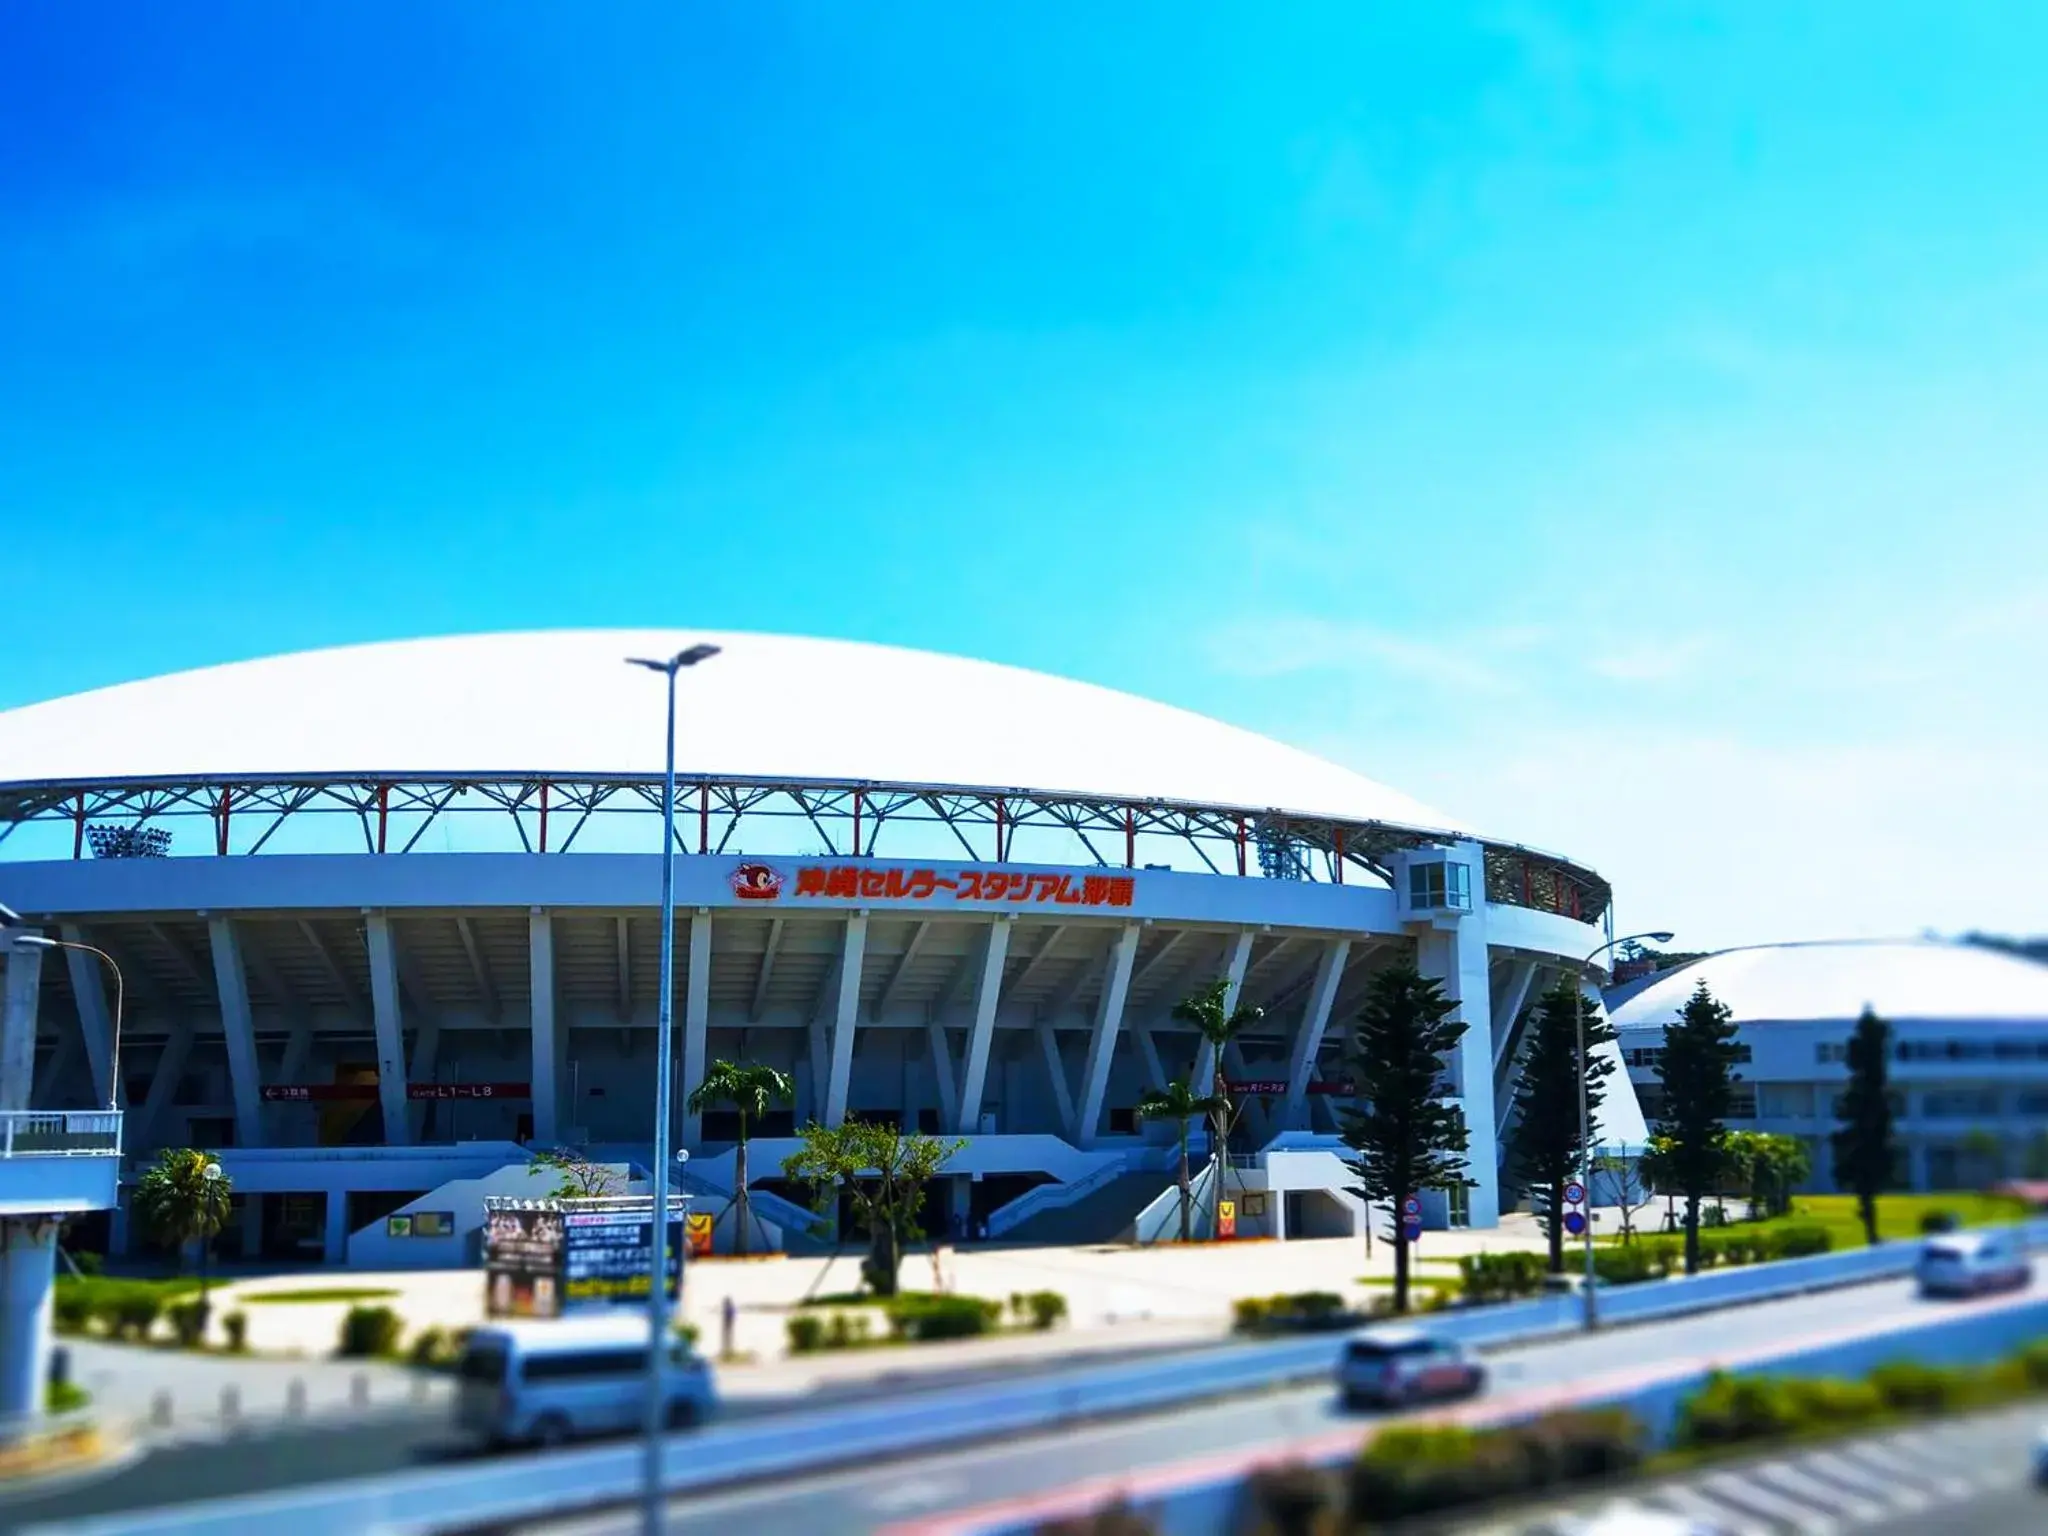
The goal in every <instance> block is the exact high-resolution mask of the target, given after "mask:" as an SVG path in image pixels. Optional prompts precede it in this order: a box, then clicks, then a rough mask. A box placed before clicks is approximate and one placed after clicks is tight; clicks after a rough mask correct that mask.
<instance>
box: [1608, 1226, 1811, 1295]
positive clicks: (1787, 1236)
mask: <svg viewBox="0 0 2048 1536" xmlns="http://www.w3.org/2000/svg"><path fill="white" fill-rule="evenodd" d="M1833 1247H1834V1237H1833V1235H1832V1234H1831V1233H1830V1232H1829V1231H1828V1229H1827V1228H1826V1227H1822V1226H1812V1225H1806V1224H1797V1225H1793V1226H1786V1227H1764V1228H1761V1229H1759V1230H1757V1231H1754V1232H1745V1231H1743V1230H1742V1229H1741V1228H1740V1227H1733V1228H1724V1229H1721V1230H1719V1231H1713V1232H1704V1231H1703V1232H1701V1233H1700V1268H1702V1269H1716V1268H1721V1267H1731V1268H1732V1267H1734V1266H1736V1265H1741V1264H1767V1263H1774V1262H1776V1261H1777V1260H1779V1259H1804V1258H1811V1257H1812V1256H1814V1255H1815V1254H1821V1253H1826V1252H1828V1251H1829V1250H1830V1249H1832V1248H1833ZM1593 1272H1594V1273H1595V1274H1596V1275H1598V1276H1599V1277H1600V1279H1601V1280H1602V1281H1603V1282H1604V1283H1605V1284H1608V1285H1633V1284H1635V1283H1636V1282H1638V1281H1642V1280H1661V1279H1663V1278H1664V1277H1665V1276H1667V1275H1682V1274H1684V1273H1685V1243H1684V1241H1683V1239H1680V1238H1675V1237H1653V1238H1647V1239H1645V1240H1643V1241H1640V1242H1635V1243H1630V1244H1628V1245H1626V1246H1624V1247H1610V1246H1605V1245H1603V1246H1601V1247H1599V1248H1596V1249H1594V1250H1593Z"/></svg>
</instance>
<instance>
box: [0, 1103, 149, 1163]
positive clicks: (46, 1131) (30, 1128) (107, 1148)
mask: <svg viewBox="0 0 2048 1536" xmlns="http://www.w3.org/2000/svg"><path fill="white" fill-rule="evenodd" d="M120 1155H121V1112H120V1111H119V1110H115V1109H87V1110H78V1109H9V1110H0V1157H119V1156H120Z"/></svg>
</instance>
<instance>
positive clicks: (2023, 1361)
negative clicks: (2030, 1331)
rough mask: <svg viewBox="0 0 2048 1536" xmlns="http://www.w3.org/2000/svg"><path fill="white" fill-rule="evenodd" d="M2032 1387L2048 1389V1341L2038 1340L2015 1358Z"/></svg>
mask: <svg viewBox="0 0 2048 1536" xmlns="http://www.w3.org/2000/svg"><path fill="white" fill-rule="evenodd" d="M2015 1359H2016V1361H2017V1363H2018V1365H2019V1368H2020V1374H2021V1375H2022V1376H2023V1377H2024V1378H2025V1380H2026V1383H2027V1385H2028V1386H2030V1387H2048V1339H2036V1340H2035V1341H2034V1342H2033V1343H2031V1344H2029V1345H2028V1346H2027V1347H2026V1348H2025V1349H2023V1350H2021V1351H2020V1352H2019V1354H2018V1355H2017V1356H2016V1357H2015Z"/></svg>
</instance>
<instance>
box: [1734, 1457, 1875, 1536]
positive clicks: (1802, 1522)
mask: <svg viewBox="0 0 2048 1536" xmlns="http://www.w3.org/2000/svg"><path fill="white" fill-rule="evenodd" d="M1700 1486H1701V1487H1702V1488H1703V1489H1704V1490H1705V1491H1707V1492H1708V1493H1711V1494H1712V1495H1713V1496H1714V1497H1715V1498H1717V1499H1726V1500H1728V1501H1730V1502H1732V1503H1734V1504H1736V1505H1738V1506H1740V1507H1741V1508H1744V1509H1747V1510H1748V1511H1749V1512H1750V1513H1751V1514H1755V1515H1762V1516H1763V1517H1764V1518H1765V1519H1767V1520H1778V1521H1782V1522H1784V1523H1785V1524H1787V1525H1789V1526H1791V1527H1792V1529H1793V1530H1795V1531H1798V1532H1800V1533H1801V1536H1833V1533H1834V1532H1835V1531H1838V1530H1840V1529H1841V1527H1840V1525H1839V1524H1838V1523H1837V1522H1836V1521H1834V1520H1833V1519H1831V1518H1829V1517H1828V1516H1826V1515H1823V1514H1818V1513H1816V1512H1815V1511H1814V1510H1812V1509H1809V1508H1808V1507H1807V1506H1806V1505H1804V1504H1802V1503H1800V1502H1799V1501H1798V1500H1797V1499H1792V1498H1787V1497H1786V1496H1785V1495H1783V1494H1781V1493H1774V1492H1772V1491H1771V1490H1770V1489H1768V1488H1759V1487H1758V1486H1757V1485H1756V1484H1755V1483H1753V1482H1748V1481H1745V1480H1744V1478H1743V1477H1742V1475H1741V1474H1739V1473H1735V1472H1716V1473H1715V1474H1714V1475H1713V1476H1711V1477H1706V1478H1702V1479H1701V1480H1700Z"/></svg>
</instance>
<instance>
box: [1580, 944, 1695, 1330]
mask: <svg viewBox="0 0 2048 1536" xmlns="http://www.w3.org/2000/svg"><path fill="white" fill-rule="evenodd" d="M1637 939H1655V940H1656V941H1657V942H1658V943H1659V944H1668V943H1670V942H1671V935H1670V934H1668V933H1632V934H1630V935H1628V937H1626V938H1622V939H1609V940H1608V941H1607V942H1606V943H1605V944H1602V945H1601V946H1600V947H1599V948H1598V949H1596V950H1594V951H1593V952H1592V953H1591V954H1590V955H1588V956H1586V958H1585V959H1583V960H1581V961H1580V962H1579V964H1578V969H1577V971H1576V972H1575V974H1574V980H1575V982H1576V983H1577V984H1576V985H1575V986H1574V987H1573V988H1572V1023H1573V1025H1574V1027H1575V1028H1576V1029H1577V1032H1578V1042H1579V1050H1578V1058H1579V1188H1580V1189H1582V1190H1583V1191H1585V1195H1586V1230H1585V1231H1584V1232H1582V1233H1581V1234H1580V1239H1581V1242H1582V1244H1583V1247H1584V1249H1585V1259H1586V1275H1585V1283H1584V1284H1583V1285H1581V1286H1580V1287H1579V1295H1580V1297H1581V1298H1582V1299H1583V1305H1584V1307H1585V1324H1586V1330H1587V1331H1588V1332H1589V1333H1590V1332H1591V1331H1592V1330H1593V1329H1595V1328H1598V1327H1599V1326H1600V1302H1599V1297H1598V1294H1597V1291H1596V1289H1595V1286H1594V1274H1593V1115H1592V1107H1591V1106H1592V1089H1591V1085H1590V1084H1589V1083H1588V1082H1587V1076H1586V972H1587V971H1588V970H1589V969H1590V968H1591V967H1592V964H1593V962H1594V961H1595V960H1597V959H1599V958H1600V956H1602V955H1603V954H1605V953H1606V952H1607V951H1608V950H1610V949H1614V948H1617V947H1619V946H1620V945H1623V944H1633V943H1635V941H1636V940H1637ZM1622 1198H1623V1199H1624V1200H1626V1199H1627V1198H1628V1195H1627V1194H1626V1192H1624V1193H1623V1195H1622ZM1551 1219H1552V1220H1557V1219H1558V1213H1556V1212H1552V1213H1551Z"/></svg>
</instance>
